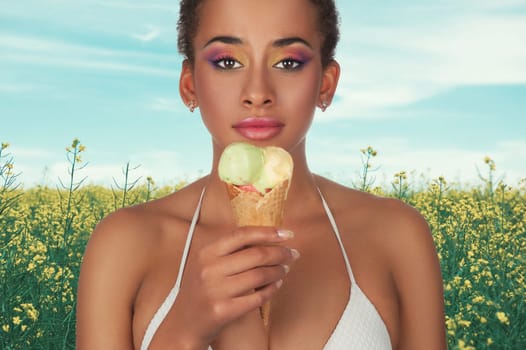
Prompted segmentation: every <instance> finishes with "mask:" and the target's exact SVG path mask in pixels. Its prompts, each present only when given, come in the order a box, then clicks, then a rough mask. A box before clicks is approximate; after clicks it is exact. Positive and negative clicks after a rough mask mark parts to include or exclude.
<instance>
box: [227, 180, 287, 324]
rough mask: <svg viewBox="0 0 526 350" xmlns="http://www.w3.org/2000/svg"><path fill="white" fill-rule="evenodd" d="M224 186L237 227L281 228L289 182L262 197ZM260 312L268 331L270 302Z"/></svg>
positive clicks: (257, 193) (229, 185)
mask: <svg viewBox="0 0 526 350" xmlns="http://www.w3.org/2000/svg"><path fill="white" fill-rule="evenodd" d="M226 185H227V192H228V196H229V197H230V205H231V207H232V211H233V213H234V218H235V220H236V224H237V225H238V226H281V224H282V222H283V210H284V208H285V200H286V199H287V192H288V190H289V185H290V181H289V180H285V181H283V182H282V183H281V184H279V185H278V186H276V187H274V188H273V189H272V190H271V191H269V192H267V193H265V194H264V195H261V194H260V193H259V192H246V191H242V190H240V189H239V188H237V187H236V186H234V185H232V184H226ZM260 312H261V318H262V319H263V325H264V326H265V329H268V320H269V316H270V302H267V303H265V304H264V305H263V306H262V307H261V309H260Z"/></svg>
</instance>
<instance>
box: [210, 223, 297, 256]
mask: <svg viewBox="0 0 526 350" xmlns="http://www.w3.org/2000/svg"><path fill="white" fill-rule="evenodd" d="M292 237H294V234H293V233H292V232H291V231H288V230H284V229H278V228H275V227H264V226H258V227H255V226H246V227H238V228H237V229H236V230H234V231H233V233H232V235H230V236H228V237H226V238H224V239H220V240H218V241H217V242H216V243H215V244H214V245H213V247H211V249H213V250H214V252H213V253H215V254H214V255H216V256H225V255H229V254H232V253H233V252H235V251H237V250H239V249H242V248H243V247H246V246H252V245H261V244H270V243H279V242H284V241H286V240H288V239H290V238H292Z"/></svg>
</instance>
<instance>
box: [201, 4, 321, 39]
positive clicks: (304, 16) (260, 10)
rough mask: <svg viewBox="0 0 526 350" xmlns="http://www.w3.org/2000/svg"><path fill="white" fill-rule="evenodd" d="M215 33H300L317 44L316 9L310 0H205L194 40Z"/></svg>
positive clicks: (267, 36) (274, 36)
mask: <svg viewBox="0 0 526 350" xmlns="http://www.w3.org/2000/svg"><path fill="white" fill-rule="evenodd" d="M218 35H231V36H235V37H239V38H242V39H243V40H246V41H248V42H251V41H255V40H259V41H269V42H270V41H273V40H276V39H278V38H284V37H301V38H305V39H306V40H309V41H310V42H311V43H312V45H313V46H319V45H320V44H319V42H318V41H321V35H320V33H319V31H318V13H317V9H316V7H315V6H314V5H313V4H312V3H311V1H310V0H205V1H203V3H202V5H201V7H200V10H199V27H198V29H197V33H196V37H195V44H196V45H197V46H198V47H199V45H200V44H204V43H206V42H207V41H208V40H209V39H210V38H212V37H214V36H218Z"/></svg>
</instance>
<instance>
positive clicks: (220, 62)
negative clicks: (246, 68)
mask: <svg viewBox="0 0 526 350" xmlns="http://www.w3.org/2000/svg"><path fill="white" fill-rule="evenodd" d="M227 61H230V62H232V63H234V67H226V66H225V62H227ZM212 64H213V65H214V67H216V68H218V69H222V70H234V69H239V68H241V67H243V64H241V63H240V62H239V61H238V60H236V59H235V58H233V57H230V56H221V57H218V58H216V59H213V60H212Z"/></svg>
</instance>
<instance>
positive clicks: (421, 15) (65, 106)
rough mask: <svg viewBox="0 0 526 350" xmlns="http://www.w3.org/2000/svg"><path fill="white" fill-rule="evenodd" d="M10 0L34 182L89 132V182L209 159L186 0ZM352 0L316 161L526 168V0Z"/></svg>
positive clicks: (57, 170)
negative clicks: (187, 77)
mask: <svg viewBox="0 0 526 350" xmlns="http://www.w3.org/2000/svg"><path fill="white" fill-rule="evenodd" d="M0 1H1V2H2V4H1V6H0V141H2V142H9V143H10V144H11V146H10V147H9V151H10V153H11V154H12V156H14V160H15V169H16V170H17V171H19V172H22V174H21V176H20V180H21V181H22V182H23V184H24V186H25V187H29V186H31V185H33V184H35V183H47V184H55V183H57V179H58V178H59V177H62V178H63V179H65V178H66V176H67V170H66V169H67V163H66V157H65V150H64V149H65V147H66V146H67V145H69V144H70V143H71V140H72V139H73V138H75V137H77V138H79V139H80V140H81V142H82V143H83V144H84V145H85V146H86V147H87V149H86V152H85V154H84V159H85V160H86V161H89V164H88V166H87V167H86V168H85V169H83V170H82V173H81V175H85V176H88V181H89V182H94V183H102V184H108V185H109V184H111V183H112V178H117V179H118V180H120V179H121V178H122V173H121V168H122V167H123V166H124V165H125V164H126V162H128V161H130V162H131V164H132V165H140V167H139V168H138V169H136V170H135V172H134V174H135V177H138V176H147V175H151V176H152V177H153V178H154V179H155V180H156V181H157V182H158V183H174V182H177V181H178V180H180V179H192V178H195V177H196V176H199V175H200V174H201V175H202V174H204V173H207V172H208V171H209V163H210V154H209V150H210V140H209V136H208V134H207V132H206V130H205V128H204V127H203V126H202V124H201V121H200V119H199V117H198V114H195V113H194V114H190V113H189V112H188V111H187V110H186V108H185V106H184V105H183V104H182V102H181V101H180V98H179V95H178V75H179V71H180V65H181V58H180V57H179V55H178V53H177V49H176V29H175V26H176V21H177V11H178V2H177V1H174V0H170V1H168V0H153V1H124V0H122V1H96V0H79V1H65V0H38V1H37V0H22V1H17V2H15V1H7V0H0ZM338 4H339V8H340V13H341V18H342V26H341V32H342V38H341V43H340V46H339V48H338V52H337V58H338V60H339V61H340V64H341V66H342V77H341V80H340V86H339V89H338V92H337V96H336V99H335V101H334V104H333V105H332V106H331V107H330V109H329V110H328V111H327V112H325V113H323V114H322V113H318V114H317V117H316V120H315V123H314V125H313V127H312V129H311V132H310V135H309V141H308V152H309V157H310V164H311V168H312V169H313V170H314V171H316V172H318V173H322V174H324V175H328V176H330V177H332V178H335V179H336V180H339V181H342V182H344V183H350V181H351V180H352V179H356V178H357V173H358V171H359V170H360V149H362V148H365V147H367V146H369V145H371V146H373V148H375V149H376V150H377V151H378V156H377V157H376V158H375V160H374V163H373V164H374V165H376V166H379V169H378V170H377V171H376V173H375V174H376V178H377V184H381V183H389V182H390V181H391V179H392V177H393V174H394V173H396V172H398V171H400V170H406V171H408V172H410V171H414V173H415V174H414V175H413V179H416V178H417V176H418V175H420V174H424V175H425V177H426V178H428V179H432V178H436V177H438V176H441V175H443V176H445V177H446V179H448V180H449V181H450V182H453V181H461V182H470V183H472V184H474V183H478V181H479V180H477V167H478V168H480V169H484V170H485V166H484V162H483V159H484V157H485V156H490V157H491V158H493V159H494V160H495V162H496V164H497V172H498V174H505V176H506V181H507V182H508V183H511V184H516V183H517V182H518V180H519V179H521V178H525V177H526V0H433V1H431V0H426V1H422V0H418V1H416V0H398V1H387V0H374V1H365V0H352V1H349V0H345V1H344V0H340V1H338ZM415 181H416V180H415Z"/></svg>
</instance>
